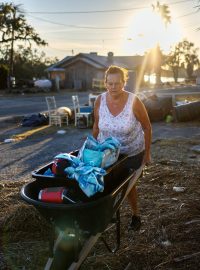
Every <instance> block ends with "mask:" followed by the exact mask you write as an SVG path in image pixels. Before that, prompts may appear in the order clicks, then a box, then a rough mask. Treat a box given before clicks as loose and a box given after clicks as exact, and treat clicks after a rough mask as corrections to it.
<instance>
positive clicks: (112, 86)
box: [106, 73, 124, 95]
mask: <svg viewBox="0 0 200 270" xmlns="http://www.w3.org/2000/svg"><path fill="white" fill-rule="evenodd" d="M106 88H107V90H108V91H109V93H110V94H113V95H116V94H120V93H121V91H123V88H124V82H123V81H122V78H121V75H120V74H118V73H116V74H108V76H107V81H106Z"/></svg>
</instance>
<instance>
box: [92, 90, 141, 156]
mask: <svg viewBox="0 0 200 270" xmlns="http://www.w3.org/2000/svg"><path fill="white" fill-rule="evenodd" d="M106 94H107V93H106V92H105V93H103V94H101V102H100V108H99V134H98V138H97V139H98V140H99V141H100V142H102V141H103V140H105V139H106V138H108V137H110V136H112V137H115V138H117V139H118V140H119V142H120V143H121V147H120V153H122V154H127V155H128V156H134V155H137V154H139V153H140V152H142V151H143V150H144V149H145V143H144V132H143V130H142V126H141V124H140V122H139V121H138V120H137V119H136V117H135V115H134V113H133V100H134V98H135V95H134V94H132V93H129V96H128V100H127V102H126V104H125V106H124V108H123V110H122V111H121V112H120V113H119V114H118V115H116V116H113V115H112V114H111V112H110V111H109V109H108V106H107V102H106Z"/></svg>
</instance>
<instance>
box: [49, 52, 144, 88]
mask: <svg viewBox="0 0 200 270" xmlns="http://www.w3.org/2000/svg"><path fill="white" fill-rule="evenodd" d="M142 61H143V56H114V55H113V53H112V52H109V53H108V55H107V56H101V55H98V54H97V53H96V52H91V53H79V54H77V55H75V56H68V57H65V58H64V59H62V60H61V61H59V62H57V63H56V64H54V65H53V66H51V67H49V68H47V69H46V70H45V71H46V72H47V74H48V78H49V79H52V80H54V79H55V78H56V77H57V79H58V78H59V80H60V86H61V87H62V88H68V89H92V88H93V82H94V80H96V81H98V80H100V81H101V80H103V79H104V72H105V70H106V69H107V68H108V67H109V66H110V65H117V66H121V67H124V68H126V69H128V71H129V80H128V83H127V89H128V90H129V91H133V89H134V88H135V84H136V78H137V69H138V67H139V66H141V64H142ZM101 85H102V83H101Z"/></svg>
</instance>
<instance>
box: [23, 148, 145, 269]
mask: <svg viewBox="0 0 200 270" xmlns="http://www.w3.org/2000/svg"><path fill="white" fill-rule="evenodd" d="M76 154H77V153H76V152H74V155H76ZM126 159H127V156H124V155H120V156H119V159H118V161H117V162H116V163H115V164H114V165H113V166H111V167H110V168H108V169H107V171H106V172H107V173H106V175H105V176H104V191H103V192H99V193H97V194H96V195H94V196H92V197H90V198H88V197H87V196H86V195H85V194H84V193H83V192H82V190H81V189H80V188H79V186H78V183H77V182H76V181H75V180H70V179H66V177H56V176H45V175H44V172H45V171H46V170H47V169H48V168H51V166H52V162H51V163H48V164H47V165H45V166H44V167H41V168H40V169H39V170H36V171H34V172H33V173H32V177H33V178H35V179H36V180H35V181H33V182H31V183H28V184H26V185H24V186H23V187H22V189H21V197H22V198H23V199H24V200H25V201H26V202H27V203H29V204H31V205H33V206H34V207H35V208H36V209H37V210H38V211H39V212H40V214H41V215H42V216H43V217H45V218H46V219H47V221H48V222H50V223H51V224H52V225H53V227H54V230H53V234H52V237H50V240H49V242H50V255H49V259H48V260H47V263H46V266H45V268H44V269H45V270H62V269H63V270H64V269H70V270H75V269H79V267H80V266H81V264H82V263H83V261H84V260H85V259H86V257H87V255H88V253H89V252H90V250H91V249H92V247H93V246H94V244H95V243H96V241H97V240H98V238H101V239H102V241H103V242H104V244H105V246H106V247H107V249H108V250H109V251H110V252H113V253H115V252H116V251H117V250H118V249H119V246H120V206H121V204H122V203H123V201H124V200H125V198H126V197H127V195H128V193H129V191H130V190H131V189H132V187H133V186H134V185H135V183H136V181H137V179H138V178H139V176H140V175H141V173H142V168H139V169H138V170H137V171H133V170H127V169H125V164H126ZM63 186H64V187H66V188H67V189H68V190H69V191H70V192H69V195H68V198H69V200H68V201H65V203H59V204H58V203H47V202H42V201H40V200H39V199H38V195H39V192H40V190H41V189H43V188H46V187H63ZM70 196H71V198H70ZM113 226H115V227H116V245H115V247H114V248H111V247H110V246H109V245H108V243H107V242H106V240H105V239H104V238H103V236H102V234H103V232H105V231H106V230H109V229H110V228H111V227H113Z"/></svg>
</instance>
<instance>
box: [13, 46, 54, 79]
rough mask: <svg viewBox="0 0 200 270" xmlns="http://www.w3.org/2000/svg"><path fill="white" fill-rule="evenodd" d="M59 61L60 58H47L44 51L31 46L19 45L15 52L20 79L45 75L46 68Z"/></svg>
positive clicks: (16, 72) (18, 77)
mask: <svg viewBox="0 0 200 270" xmlns="http://www.w3.org/2000/svg"><path fill="white" fill-rule="evenodd" d="M56 62H58V59H57V58H55V59H50V58H47V57H46V55H45V53H44V52H39V51H38V50H37V49H34V50H33V49H32V48H31V47H28V48H24V47H23V46H22V45H19V46H18V49H16V50H15V54H14V63H15V69H16V71H15V77H16V79H17V80H19V79H31V80H32V79H33V77H35V78H41V77H42V76H45V73H44V70H45V69H46V68H47V67H48V66H50V65H52V64H54V63H56Z"/></svg>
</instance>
